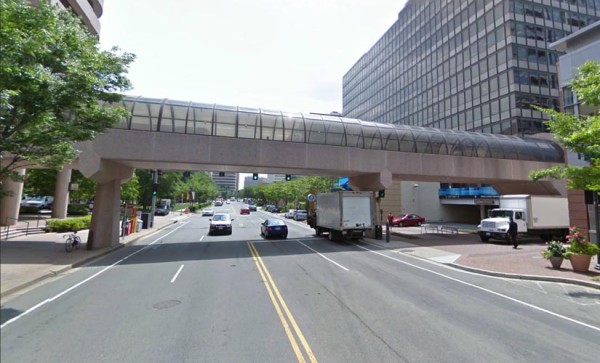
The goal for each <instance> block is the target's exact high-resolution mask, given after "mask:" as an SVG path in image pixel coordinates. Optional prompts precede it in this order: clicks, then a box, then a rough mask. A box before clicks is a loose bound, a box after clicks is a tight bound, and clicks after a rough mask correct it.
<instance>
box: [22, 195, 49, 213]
mask: <svg viewBox="0 0 600 363" xmlns="http://www.w3.org/2000/svg"><path fill="white" fill-rule="evenodd" d="M53 203H54V197H51V196H48V195H46V196H43V197H35V198H31V199H28V200H25V201H22V202H21V206H26V207H35V208H37V209H40V210H41V209H52V204H53Z"/></svg>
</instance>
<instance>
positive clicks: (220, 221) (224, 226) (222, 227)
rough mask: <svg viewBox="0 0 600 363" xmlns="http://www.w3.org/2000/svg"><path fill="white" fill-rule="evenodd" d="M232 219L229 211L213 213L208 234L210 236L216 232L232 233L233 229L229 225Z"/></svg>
mask: <svg viewBox="0 0 600 363" xmlns="http://www.w3.org/2000/svg"><path fill="white" fill-rule="evenodd" d="M232 221H233V219H232V218H231V216H230V215H229V213H215V215H214V216H213V217H212V218H211V219H210V226H209V227H208V235H209V236H210V235H213V234H216V233H224V234H231V233H233V229H232V227H231V222H232Z"/></svg>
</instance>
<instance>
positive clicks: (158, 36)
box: [100, 0, 405, 113]
mask: <svg viewBox="0 0 600 363" xmlns="http://www.w3.org/2000/svg"><path fill="white" fill-rule="evenodd" d="M404 3H405V0H396V1H392V0H386V1H384V0H368V1H366V0H338V1H333V0H293V1H291V0H219V1H215V0H210V1H209V0H171V1H164V0H144V1H139V0H106V1H105V2H104V13H103V14H102V17H101V18H100V22H101V24H102V30H101V33H100V41H101V43H102V46H103V47H104V48H110V47H111V46H119V47H120V48H121V49H123V50H125V51H127V52H131V53H134V54H136V55H137V59H136V61H135V63H134V64H133V65H132V66H131V69H130V72H129V77H130V79H131V80H132V82H133V85H134V87H135V88H134V89H133V90H131V91H129V92H128V94H132V95H140V96H146V97H155V98H170V99H176V100H185V101H197V102H206V103H219V104H225V105H234V106H235V105H239V106H248V107H262V108H270V109H278V110H283V111H302V112H321V113H328V112H331V111H339V112H341V111H342V77H343V75H344V74H345V73H346V72H347V71H348V70H349V69H350V67H351V66H352V65H353V64H354V63H355V62H356V61H357V60H358V59H359V58H360V56H361V55H362V54H364V53H365V52H366V51H367V50H368V49H369V48H370V47H371V46H372V45H373V44H374V43H375V42H376V41H377V40H378V39H379V38H380V37H381V36H382V35H383V34H384V33H385V31H386V30H387V29H389V27H390V26H392V24H393V23H394V21H395V20H396V18H397V17H398V12H399V11H400V10H401V8H402V7H403V6H404Z"/></svg>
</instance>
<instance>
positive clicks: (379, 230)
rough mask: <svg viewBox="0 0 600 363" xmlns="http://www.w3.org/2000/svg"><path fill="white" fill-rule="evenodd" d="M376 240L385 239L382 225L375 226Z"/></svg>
mask: <svg viewBox="0 0 600 363" xmlns="http://www.w3.org/2000/svg"><path fill="white" fill-rule="evenodd" d="M375 239H383V229H382V228H381V226H380V225H376V226H375Z"/></svg>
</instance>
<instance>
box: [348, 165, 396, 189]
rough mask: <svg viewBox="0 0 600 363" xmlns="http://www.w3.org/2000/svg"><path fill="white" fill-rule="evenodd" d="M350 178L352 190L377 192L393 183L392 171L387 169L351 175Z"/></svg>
mask: <svg viewBox="0 0 600 363" xmlns="http://www.w3.org/2000/svg"><path fill="white" fill-rule="evenodd" d="M348 179H349V184H350V187H351V188H352V190H364V191H366V190H370V191H373V192H376V191H378V190H383V189H386V188H387V187H389V186H391V185H392V173H391V172H390V171H389V170H387V169H385V170H382V171H381V172H379V173H371V174H362V175H356V176H351V177H350V178H348Z"/></svg>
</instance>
